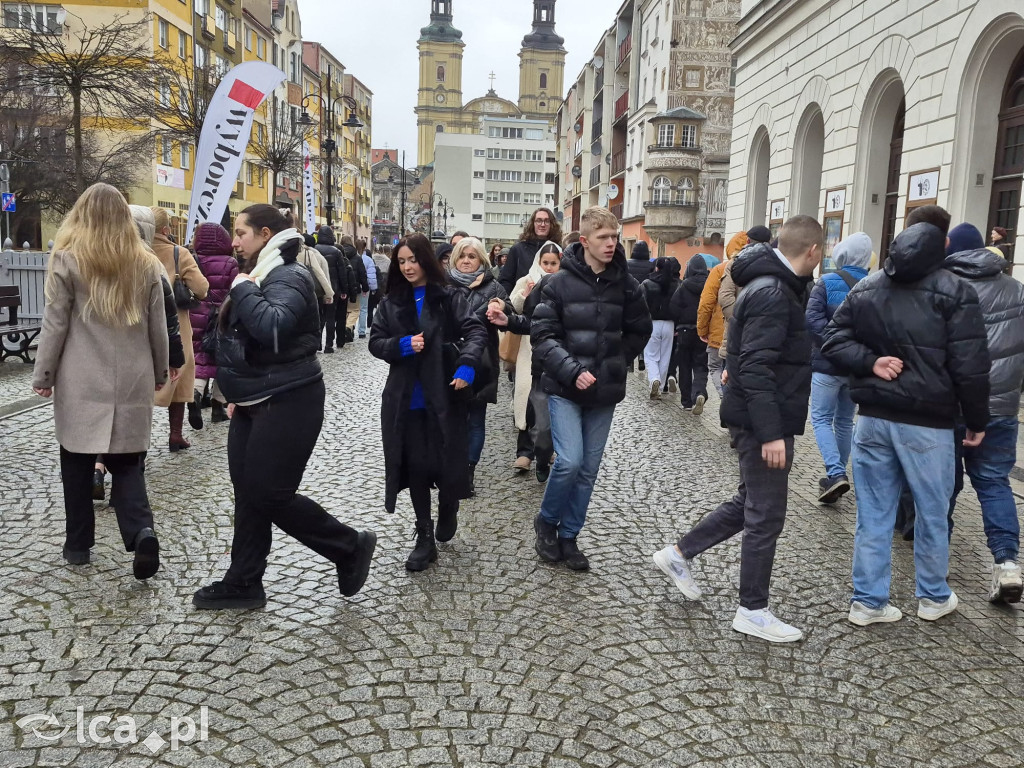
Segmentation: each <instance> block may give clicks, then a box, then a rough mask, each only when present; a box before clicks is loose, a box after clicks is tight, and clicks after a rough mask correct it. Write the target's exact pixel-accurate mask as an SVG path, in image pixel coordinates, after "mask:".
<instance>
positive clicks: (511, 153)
mask: <svg viewBox="0 0 1024 768" xmlns="http://www.w3.org/2000/svg"><path fill="white" fill-rule="evenodd" d="M501 159H502V160H522V159H523V150H521V149H503V150H502V151H501Z"/></svg>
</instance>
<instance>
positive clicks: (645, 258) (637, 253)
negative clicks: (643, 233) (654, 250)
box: [626, 240, 654, 283]
mask: <svg viewBox="0 0 1024 768" xmlns="http://www.w3.org/2000/svg"><path fill="white" fill-rule="evenodd" d="M626 267H627V268H628V269H629V274H631V275H632V276H633V278H634V279H635V280H636V281H637V282H638V283H642V282H643V281H644V280H646V279H647V278H648V277H650V276H651V272H653V271H654V264H652V263H651V249H650V248H648V247H647V243H645V242H644V241H643V240H638V241H637V242H636V244H635V245H634V246H633V252H632V253H631V254H630V255H629V259H628V260H627V261H626Z"/></svg>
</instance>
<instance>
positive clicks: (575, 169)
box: [572, 165, 583, 179]
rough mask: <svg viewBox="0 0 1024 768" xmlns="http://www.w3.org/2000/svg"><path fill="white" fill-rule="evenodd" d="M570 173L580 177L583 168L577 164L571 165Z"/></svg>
mask: <svg viewBox="0 0 1024 768" xmlns="http://www.w3.org/2000/svg"><path fill="white" fill-rule="evenodd" d="M572 175H573V176H575V177H576V178H577V179H579V178H581V177H582V176H583V169H582V168H581V167H580V166H578V165H574V166H573V167H572Z"/></svg>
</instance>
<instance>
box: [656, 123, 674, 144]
mask: <svg viewBox="0 0 1024 768" xmlns="http://www.w3.org/2000/svg"><path fill="white" fill-rule="evenodd" d="M675 143H676V127H675V125H673V124H671V123H669V124H667V125H659V126H658V146H659V147H671V146H672V145H673V144H675Z"/></svg>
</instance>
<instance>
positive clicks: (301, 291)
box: [217, 239, 323, 403]
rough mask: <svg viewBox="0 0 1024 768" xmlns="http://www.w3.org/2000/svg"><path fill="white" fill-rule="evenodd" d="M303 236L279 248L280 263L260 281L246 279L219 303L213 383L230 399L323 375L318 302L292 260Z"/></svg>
mask: <svg viewBox="0 0 1024 768" xmlns="http://www.w3.org/2000/svg"><path fill="white" fill-rule="evenodd" d="M301 246H302V241H301V240H298V239H296V240H290V241H289V242H288V243H286V244H285V245H284V246H282V247H281V256H282V257H284V264H282V265H281V266H279V267H277V268H276V269H274V270H272V271H271V272H270V274H268V275H267V276H266V277H265V278H264V279H263V281H262V284H261V285H256V283H254V282H252V281H249V280H246V281H244V282H241V283H239V284H238V285H236V286H235V287H234V288H232V289H231V293H230V294H229V295H228V298H229V300H230V303H228V302H225V303H224V305H222V308H221V313H224V312H225V311H226V312H227V313H228V316H227V328H226V329H225V330H222V331H219V332H218V335H217V339H218V340H217V384H218V385H220V388H221V391H222V392H223V393H224V397H226V398H227V400H228V402H230V403H244V402H249V401H252V400H259V399H260V398H265V397H271V396H273V395H276V394H280V393H281V392H287V391H288V390H290V389H296V388H297V387H301V386H303V385H304V384H310V383H312V382H314V381H318V380H320V379H322V378H323V371H322V370H321V369H320V363H319V361H318V360H317V359H316V348H317V345H318V344H319V342H320V307H319V303H318V302H317V298H316V289H315V288H314V286H313V276H312V275H311V274H310V273H309V270H308V269H306V268H305V267H304V266H302V265H301V264H297V263H296V261H295V259H296V257H297V256H298V253H299V250H300V248H301Z"/></svg>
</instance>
